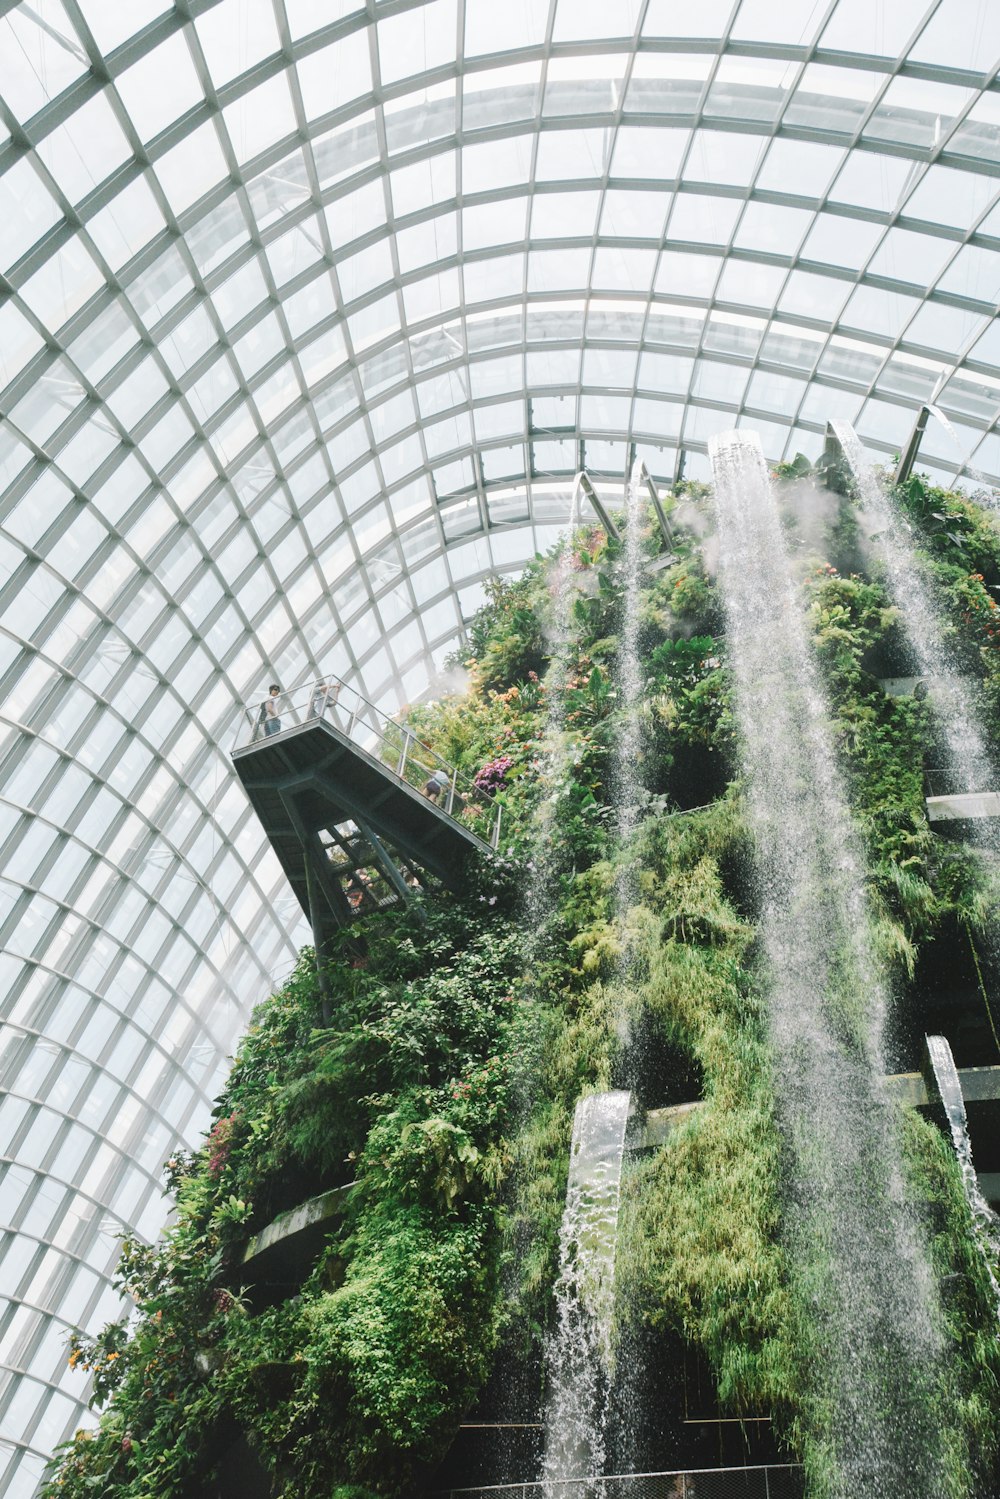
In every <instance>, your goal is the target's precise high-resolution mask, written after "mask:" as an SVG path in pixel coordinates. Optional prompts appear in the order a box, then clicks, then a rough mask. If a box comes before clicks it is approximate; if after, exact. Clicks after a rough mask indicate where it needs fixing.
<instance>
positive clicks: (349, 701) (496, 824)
mask: <svg viewBox="0 0 1000 1499" xmlns="http://www.w3.org/2000/svg"><path fill="white" fill-rule="evenodd" d="M272 705H273V709H272ZM317 720H323V721H325V722H326V723H329V724H332V725H333V727H334V728H336V729H337V730H338V731H339V732H340V733H341V734H343V735H344V736H345V737H346V738H348V739H350V740H351V742H352V743H353V744H356V745H357V747H358V748H359V749H361V750H363V751H364V752H365V753H366V754H368V755H370V756H371V757H372V759H374V760H378V761H379V763H380V764H381V765H382V767H383V768H384V769H385V770H386V771H388V773H389V774H390V775H392V776H394V777H395V778H396V779H397V780H398V781H401V782H402V783H403V784H405V785H407V786H410V787H412V788H413V789H414V790H416V791H420V792H421V793H422V794H423V795H424V796H426V797H427V799H428V800H429V801H431V802H433V803H434V805H435V806H436V807H439V808H440V810H441V811H442V812H446V813H447V814H448V816H449V817H453V818H454V819H455V821H456V822H458V823H460V824H461V825H462V826H463V827H467V828H468V829H469V831H470V832H473V833H475V834H476V835H477V836H478V837H480V838H482V839H483V840H484V841H485V842H487V843H488V844H489V846H490V847H491V848H494V849H495V848H496V847H497V844H498V842H499V839H500V817H501V810H502V809H501V806H500V803H499V802H498V801H497V800H496V798H495V797H493V796H491V795H490V794H489V792H486V791H483V790H481V789H480V788H479V787H478V786H477V785H476V784H475V782H474V781H471V780H470V779H469V778H468V777H467V776H463V775H461V774H460V773H459V771H458V770H457V768H456V767H455V766H453V765H449V764H448V763H447V761H446V760H445V759H444V758H443V757H442V756H441V755H439V754H438V752H437V750H435V749H432V748H431V746H430V745H429V744H425V743H424V742H423V740H422V739H418V738H417V736H416V734H415V733H414V732H413V730H412V729H410V728H408V727H407V725H406V724H402V723H399V722H397V720H396V719H394V718H390V717H389V715H388V714H387V713H383V712H382V711H381V709H379V708H376V706H375V704H374V703H370V702H369V701H368V699H367V698H364V697H362V696H361V694H360V692H358V691H357V690H356V689H355V688H353V687H349V686H348V684H347V683H346V682H342V681H341V680H340V678H339V677H334V676H326V677H324V678H323V679H322V680H321V681H318V682H314V683H313V684H312V685H311V686H305V687H298V688H295V689H293V690H292V691H291V692H281V693H278V694H277V696H275V697H274V698H271V696H270V694H269V695H268V696H267V697H266V698H258V699H257V700H256V701H255V702H253V703H247V704H245V705H244V707H243V709H242V710H241V712H240V716H239V719H238V722H237V727H236V736H235V739H234V742H233V751H234V752H235V751H236V750H239V749H245V748H246V747H247V746H248V745H251V744H265V743H269V742H270V740H271V739H272V738H280V737H281V736H282V735H284V734H287V733H289V732H290V731H291V730H292V729H297V728H300V727H301V726H302V725H303V724H308V723H315V722H317Z"/></svg>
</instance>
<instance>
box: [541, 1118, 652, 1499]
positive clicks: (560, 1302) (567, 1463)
mask: <svg viewBox="0 0 1000 1499" xmlns="http://www.w3.org/2000/svg"><path fill="white" fill-rule="evenodd" d="M630 1099H631V1095H630V1094H629V1093H627V1092H624V1091H616V1092H613V1093H593V1094H589V1095H588V1096H587V1097H585V1098H581V1099H580V1101H579V1103H578V1104H577V1106H576V1114H575V1116H574V1119H573V1139H572V1144H571V1146H570V1161H569V1182H568V1185H567V1190H566V1208H565V1211H564V1213H563V1218H562V1225H561V1227H560V1230H559V1277H558V1279H557V1281H556V1287H555V1303H556V1322H555V1326H554V1328H553V1331H552V1333H551V1334H550V1337H549V1341H548V1347H547V1350H546V1355H547V1357H546V1362H547V1365H548V1399H547V1403H546V1411H545V1459H544V1463H543V1467H542V1478H543V1481H544V1483H545V1492H546V1499H559V1494H560V1490H559V1488H558V1487H555V1485H556V1484H557V1483H559V1482H560V1481H564V1480H566V1479H571V1478H576V1479H579V1478H596V1477H599V1476H600V1475H601V1474H602V1473H603V1471H604V1461H605V1446H604V1440H605V1437H604V1412H605V1407H606V1402H607V1389H608V1382H609V1379H610V1375H611V1319H612V1313H613V1310H614V1278H615V1240H616V1237H617V1233H618V1194H619V1185H620V1181H621V1167H622V1153H623V1151H624V1147H625V1126H626V1123H627V1121H628V1111H629V1103H630ZM576 1492H577V1493H579V1492H580V1490H577V1491H576Z"/></svg>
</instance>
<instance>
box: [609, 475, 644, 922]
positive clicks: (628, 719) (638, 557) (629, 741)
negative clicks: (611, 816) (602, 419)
mask: <svg viewBox="0 0 1000 1499" xmlns="http://www.w3.org/2000/svg"><path fill="white" fill-rule="evenodd" d="M641 473H642V464H641V462H639V461H638V460H637V461H636V463H635V464H634V465H633V467H632V473H631V476H630V478H629V482H628V485H627V487H626V491H625V496H626V500H625V548H624V557H623V563H624V583H625V587H624V591H623V592H624V599H623V604H624V608H623V615H622V628H621V633H620V636H619V647H618V660H617V673H616V676H617V681H616V686H617V689H618V708H619V715H620V728H619V730H618V736H617V742H616V745H615V771H614V778H613V786H612V791H613V796H614V803H615V812H616V832H617V838H618V851H619V854H626V851H627V849H628V845H629V843H630V841H631V838H632V834H633V833H634V831H635V826H636V820H637V817H638V812H639V798H640V796H641V793H642V770H641V753H642V732H641V725H640V722H639V702H640V699H641V697H642V683H643V679H642V666H641V663H640V661H639V590H640V583H641V569H642V519H643V503H642V480H641ZM634 896H635V891H634V868H633V865H632V861H631V860H630V859H629V858H627V857H625V858H622V860H621V863H620V865H619V871H618V876H617V880H616V883H615V905H616V907H617V916H618V919H619V924H620V923H621V922H622V921H623V919H624V916H625V912H626V911H627V909H628V907H629V905H630V904H631V902H632V900H633V899H634Z"/></svg>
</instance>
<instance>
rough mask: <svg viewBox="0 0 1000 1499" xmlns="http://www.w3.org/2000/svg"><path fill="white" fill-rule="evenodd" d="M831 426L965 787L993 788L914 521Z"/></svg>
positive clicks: (968, 687) (953, 767)
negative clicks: (910, 524) (924, 566)
mask: <svg viewBox="0 0 1000 1499" xmlns="http://www.w3.org/2000/svg"><path fill="white" fill-rule="evenodd" d="M831 426H832V427H833V430H834V433H835V434H836V437H837V440H838V442H839V443H840V445H841V448H842V449H843V453H844V457H845V458H846V459H847V463H848V465H849V467H850V470H851V473H852V474H853V476H854V482H855V485H856V487H857V492H858V499H859V501H860V503H861V505H862V508H863V509H864V511H865V512H866V514H867V516H868V518H869V521H870V522H871V524H872V525H873V526H874V532H875V534H874V536H873V538H872V539H873V542H874V545H875V546H876V547H877V548H878V552H879V555H880V556H881V559H882V562H883V565H884V568H885V577H886V585H887V587H888V590H889V594H890V596H891V598H892V601H893V603H894V604H895V605H896V608H897V609H898V610H899V612H900V615H901V617H902V619H903V622H904V626H905V630H906V635H907V638H908V640H909V643H910V645H911V647H912V649H913V652H914V655H915V656H916V659H917V663H918V669H919V672H920V675H921V676H922V677H924V678H925V680H926V685H927V692H928V696H929V698H930V702H931V706H932V707H933V708H934V711H935V714H936V716H937V720H938V723H939V724H940V728H941V733H942V735H943V737H944V741H945V745H946V748H947V755H948V760H949V765H948V769H949V771H950V772H951V773H952V775H954V777H955V778H956V781H957V782H958V787H957V789H959V790H961V791H987V790H994V789H995V787H996V784H997V782H996V775H995V771H994V769H993V765H992V761H991V757H990V754H989V751H988V749H987V740H986V736H985V735H984V733H983V730H982V728H981V726H980V724H979V722H978V720H977V716H976V712H975V709H974V707H973V706H972V705H973V701H974V697H975V684H974V683H972V682H970V681H969V679H968V677H967V676H965V675H964V674H963V673H962V672H961V671H960V670H958V669H957V668H956V665H955V662H954V660H953V659H952V655H951V652H950V651H949V650H948V648H947V645H946V644H945V640H944V636H943V634H942V629H941V614H940V610H939V609H938V606H937V603H936V601H935V598H934V594H933V591H932V589H931V587H930V585H929V583H928V581H927V580H926V578H925V577H924V575H923V572H922V569H921V566H920V563H919V559H918V558H917V556H916V553H915V551H914V546H913V539H912V536H911V533H910V530H909V527H908V525H907V523H906V521H905V520H904V519H903V517H902V516H901V515H900V513H899V511H898V509H897V507H896V506H895V505H894V504H893V503H892V501H891V499H890V498H889V496H888V495H887V494H886V492H885V489H884V486H883V483H882V480H881V478H880V477H879V475H878V474H877V473H876V471H875V469H874V467H873V466H872V464H871V462H870V461H869V459H868V456H867V454H866V453H865V450H864V448H863V447H862V445H861V442H860V441H859V439H858V436H857V434H856V433H855V431H854V429H853V427H851V426H849V425H848V423H847V422H841V421H836V422H832V423H831ZM978 831H979V832H980V834H981V835H982V838H983V840H984V842H985V843H986V844H987V846H992V845H993V844H994V843H996V842H997V832H996V830H995V829H993V828H992V826H991V825H986V824H984V826H983V827H982V828H981V829H979V830H978Z"/></svg>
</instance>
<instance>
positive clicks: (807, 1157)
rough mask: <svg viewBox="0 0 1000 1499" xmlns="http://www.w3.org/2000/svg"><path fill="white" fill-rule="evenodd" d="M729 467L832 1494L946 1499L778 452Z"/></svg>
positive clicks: (744, 455) (800, 1287)
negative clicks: (770, 467) (780, 507)
mask: <svg viewBox="0 0 1000 1499" xmlns="http://www.w3.org/2000/svg"><path fill="white" fill-rule="evenodd" d="M710 456H711V460H712V469H713V478H714V481H715V501H716V506H717V511H718V521H719V548H720V555H719V580H720V584H721V588H722V593H723V597H724V603H725V608H726V614H727V620H728V641H729V657H730V662H731V670H732V680H733V694H734V704H735V708H736V712H737V716H738V720H739V723H740V726H741V735H742V755H743V764H744V771H745V775H746V782H747V793H746V794H747V808H748V817H749V820H750V823H751V826H752V828H753V831H754V833H755V836H756V841H757V846H758V869H759V887H760V888H759V892H758V896H759V903H760V932H761V946H762V954H763V960H764V969H765V974H764V977H765V984H766V988H767V993H768V1006H769V1032H770V1042H771V1055H772V1065H773V1068H774V1075H775V1085H776V1096H777V1101H778V1111H779V1121H780V1127H781V1129H782V1134H783V1140H784V1148H785V1153H786V1159H787V1181H786V1191H787V1200H786V1211H785V1243H786V1249H787V1252H788V1256H789V1264H790V1273H791V1276H792V1279H793V1284H794V1290H795V1293H796V1295H795V1299H796V1302H797V1304H798V1305H799V1306H800V1307H801V1308H803V1311H802V1316H803V1318H804V1326H803V1328H802V1348H803V1355H802V1356H803V1361H804V1362H803V1369H802V1377H803V1378H804V1379H805V1381H806V1383H807V1388H808V1392H809V1396H810V1404H811V1409H812V1412H813V1420H814V1422H815V1424H816V1426H817V1428H818V1431H819V1433H821V1435H820V1440H821V1442H822V1443H823V1444H824V1446H825V1447H826V1450H827V1453H828V1457H829V1460H830V1461H831V1463H832V1468H833V1471H834V1474H835V1477H834V1480H833V1487H832V1488H831V1489H830V1491H829V1492H830V1496H831V1499H900V1496H902V1495H906V1499H940V1496H941V1494H942V1493H943V1492H944V1491H945V1484H944V1481H943V1476H942V1475H943V1468H942V1455H941V1452H940V1440H939V1433H938V1430H937V1422H936V1420H935V1401H934V1393H935V1383H936V1378H937V1374H938V1370H939V1361H940V1359H941V1357H942V1341H941V1334H940V1314H939V1307H938V1301H937V1291H936V1286H935V1284H934V1281H933V1277H932V1273H931V1269H930V1265H929V1261H928V1257H927V1253H926V1249H925V1246H924V1244H923V1242H922V1239H921V1236H920V1234H919V1232H918V1230H917V1228H916V1227H915V1225H914V1222H913V1219H912V1217H911V1212H910V1209H909V1207H908V1204H907V1200H906V1194H905V1191H904V1187H903V1183H902V1178H901V1170H900V1151H899V1142H898V1139H897V1122H896V1121H897V1115H896V1112H895V1109H894V1107H893V1105H892V1103H891V1100H890V1099H889V1097H888V1096H887V1093H886V1090H885V1085H884V1074H885V1065H884V1060H883V1053H882V1044H883V1043H882V1030H883V1025H884V1021H885V1011H886V996H885V991H884V987H883V983H882V980H881V975H880V973H879V971H878V967H877V964H876V962H875V961H874V958H873V955H872V953H871V951H870V948H869V944H868V911H867V907H866V901H865V897H864V892H863V885H862V879H861V870H860V862H859V857H858V852H857V849H856V847H855V843H854V838H853V834H852V830H851V827H850V823H849V819H848V816H847V812H846V804H845V798H844V794H843V790H842V787H841V785H840V781H839V776H838V774H837V770H836V767H835V763H834V756H833V752H832V747H831V744H830V739H829V734H828V729H827V722H826V710H825V704H824V700H823V696H822V693H821V690H820V687H819V683H818V679H817V676H816V672H815V668H814V665H813V662H812V659H811V656H810V652H809V648H808V641H807V636H806V629H805V621H804V617H803V613H802V609H801V606H800V604H799V600H798V598H797V596H796V591H795V588H794V585H793V580H792V574H791V568H790V563H789V557H788V552H787V550H786V546H785V541H784V537H783V534H782V530H781V525H780V522H779V518H778V512H777V507H776V504H775V498H774V494H773V492H772V488H771V485H770V482H769V479H768V474H767V469H766V466H765V463H764V459H763V455H762V453H761V449H760V444H759V442H758V441H757V440H756V438H754V437H752V436H751V435H750V434H744V433H727V434H723V435H721V436H719V437H718V438H714V439H713V440H712V442H711V443H710Z"/></svg>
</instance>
